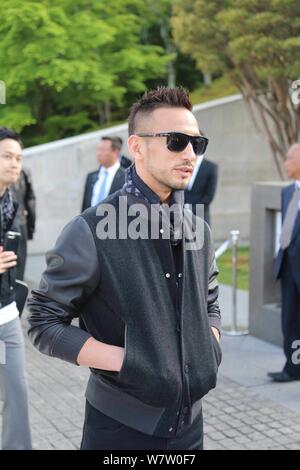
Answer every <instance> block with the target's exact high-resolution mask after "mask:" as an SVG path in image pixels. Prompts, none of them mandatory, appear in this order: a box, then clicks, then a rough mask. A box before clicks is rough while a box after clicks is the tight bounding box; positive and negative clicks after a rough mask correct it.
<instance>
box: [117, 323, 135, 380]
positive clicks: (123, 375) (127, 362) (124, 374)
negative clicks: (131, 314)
mask: <svg viewBox="0 0 300 470" xmlns="http://www.w3.org/2000/svg"><path fill="white" fill-rule="evenodd" d="M130 332H131V329H130V328H129V327H128V325H127V323H126V324H125V334H124V359H123V363H122V366H121V369H120V371H119V372H118V378H119V379H120V380H128V379H129V377H130V376H131V366H132V363H133V350H132V342H131V340H130Z"/></svg>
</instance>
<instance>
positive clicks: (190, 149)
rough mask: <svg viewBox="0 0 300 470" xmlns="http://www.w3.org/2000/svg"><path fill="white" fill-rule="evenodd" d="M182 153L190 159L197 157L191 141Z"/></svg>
mask: <svg viewBox="0 0 300 470" xmlns="http://www.w3.org/2000/svg"><path fill="white" fill-rule="evenodd" d="M182 155H183V156H184V157H185V158H188V159H189V160H194V159H195V158H196V155H195V152H194V149H193V146H192V144H191V142H189V143H188V145H187V146H186V148H185V149H184V150H183V152H182Z"/></svg>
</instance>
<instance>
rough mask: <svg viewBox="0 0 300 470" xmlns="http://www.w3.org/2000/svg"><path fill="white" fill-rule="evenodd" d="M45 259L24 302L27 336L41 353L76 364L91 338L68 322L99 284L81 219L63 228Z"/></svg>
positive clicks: (91, 245)
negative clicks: (45, 267) (25, 303)
mask: <svg viewBox="0 0 300 470" xmlns="http://www.w3.org/2000/svg"><path fill="white" fill-rule="evenodd" d="M46 260H47V269H46V270H45V272H44V273H43V275H42V279H41V282H40V286H39V288H38V289H36V290H33V291H32V295H31V298H30V299H29V301H28V307H29V311H30V315H29V317H28V321H29V325H30V327H29V330H28V335H29V337H30V339H31V341H32V343H33V344H34V346H36V347H37V348H38V349H39V350H40V351H41V352H42V353H45V354H48V355H50V356H54V357H59V358H61V359H64V360H66V361H68V362H71V363H74V364H77V362H76V359H77V356H78V354H79V351H80V350H81V348H82V346H83V345H84V343H85V342H86V341H87V339H88V338H89V337H90V336H91V335H90V334H89V333H87V332H86V331H83V330H81V329H80V328H78V327H76V326H73V325H71V322H72V320H73V318H75V317H79V316H80V312H81V307H82V305H83V304H84V303H85V301H86V300H87V298H88V297H89V296H90V295H91V293H92V292H93V291H94V289H95V288H96V287H97V286H98V285H99V283H100V269H99V263H98V256H97V251H96V246H95V242H94V238H93V235H92V232H91V230H90V228H89V226H88V224H87V222H86V221H85V219H83V218H82V217H81V216H78V217H76V218H75V219H73V220H72V221H71V222H70V223H69V224H68V225H67V226H66V227H65V228H64V229H63V231H62V233H61V235H60V236H59V238H58V240H57V242H56V245H55V247H54V249H53V250H51V251H49V252H48V253H47V255H46Z"/></svg>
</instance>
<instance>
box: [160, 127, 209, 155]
mask: <svg viewBox="0 0 300 470" xmlns="http://www.w3.org/2000/svg"><path fill="white" fill-rule="evenodd" d="M189 142H191V144H192V146H193V150H194V153H195V155H197V156H199V155H203V154H204V152H205V150H206V147H207V143H208V140H207V139H206V138H205V137H202V136H200V137H198V136H197V137H191V136H189V135H185V134H180V133H179V132H172V133H170V134H169V135H168V136H167V147H168V149H169V150H170V151H171V152H182V151H183V150H184V149H185V148H186V147H187V145H188V143H189Z"/></svg>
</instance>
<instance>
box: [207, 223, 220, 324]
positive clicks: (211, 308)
mask: <svg viewBox="0 0 300 470" xmlns="http://www.w3.org/2000/svg"><path fill="white" fill-rule="evenodd" d="M206 228H207V229H208V231H209V238H210V241H209V281H208V297H207V311H208V320H209V324H210V326H214V327H215V328H217V329H218V330H219V331H220V330H221V312H220V307H219V301H218V296H219V284H218V280H217V276H218V274H219V270H218V266H217V262H216V258H215V251H214V247H213V242H212V237H211V231H210V228H209V227H208V225H207V224H206Z"/></svg>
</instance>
